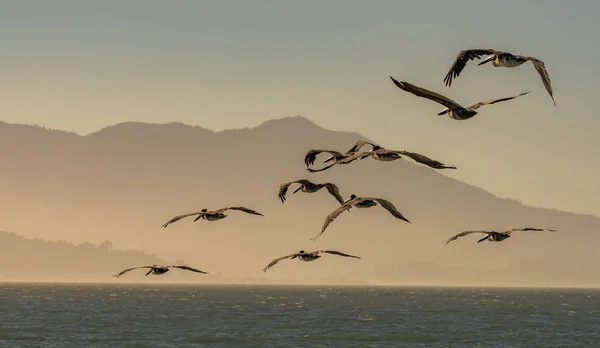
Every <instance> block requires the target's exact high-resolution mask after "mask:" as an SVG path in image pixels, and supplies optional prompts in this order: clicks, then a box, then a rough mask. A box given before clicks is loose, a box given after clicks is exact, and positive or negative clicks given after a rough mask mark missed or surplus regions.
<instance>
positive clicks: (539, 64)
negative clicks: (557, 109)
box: [520, 56, 556, 106]
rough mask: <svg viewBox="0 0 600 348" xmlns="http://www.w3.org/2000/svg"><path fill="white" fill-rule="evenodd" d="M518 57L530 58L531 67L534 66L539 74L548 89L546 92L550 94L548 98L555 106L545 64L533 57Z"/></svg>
mask: <svg viewBox="0 0 600 348" xmlns="http://www.w3.org/2000/svg"><path fill="white" fill-rule="evenodd" d="M520 57H521V58H524V59H527V60H530V61H531V62H532V63H533V67H534V68H535V70H537V72H538V74H540V77H541V78H542V82H544V86H545V87H546V91H548V94H550V98H552V102H553V103H554V106H556V100H554V94H553V92H552V82H551V81H550V75H548V71H547V70H546V65H545V64H544V62H542V61H541V60H539V59H537V58H534V57H524V56H520Z"/></svg>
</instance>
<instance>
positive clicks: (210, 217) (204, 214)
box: [162, 207, 264, 228]
mask: <svg viewBox="0 0 600 348" xmlns="http://www.w3.org/2000/svg"><path fill="white" fill-rule="evenodd" d="M225 210H240V211H243V212H245V213H248V214H253V215H260V216H264V215H263V214H261V213H259V212H257V211H254V210H252V209H248V208H245V207H226V208H221V209H219V210H215V211H208V210H206V209H202V210H200V211H199V212H195V213H188V214H183V215H178V216H175V217H174V218H172V219H171V220H169V221H167V222H166V223H165V224H164V225H162V227H164V228H167V226H168V225H169V224H172V223H174V222H176V221H179V220H181V219H183V218H186V217H188V216H192V215H198V217H197V218H195V219H194V221H198V219H204V220H207V221H215V220H221V219H224V218H225V217H227V215H225V214H223V212H224V211H225Z"/></svg>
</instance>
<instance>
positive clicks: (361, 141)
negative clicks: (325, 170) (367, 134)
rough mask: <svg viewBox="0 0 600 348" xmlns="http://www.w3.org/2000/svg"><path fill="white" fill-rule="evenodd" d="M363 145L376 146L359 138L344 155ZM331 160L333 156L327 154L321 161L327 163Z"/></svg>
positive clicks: (353, 152) (352, 152) (355, 150)
mask: <svg viewBox="0 0 600 348" xmlns="http://www.w3.org/2000/svg"><path fill="white" fill-rule="evenodd" d="M365 145H371V146H376V145H375V144H373V143H371V142H368V141H366V140H359V141H357V142H356V143H355V144H354V145H352V147H351V148H350V150H348V151H346V152H345V153H344V154H345V155H354V154H355V153H357V152H358V150H360V149H361V148H362V147H363V146H365ZM332 160H333V156H329V157H328V158H327V159H326V160H325V161H323V163H327V162H330V161H332Z"/></svg>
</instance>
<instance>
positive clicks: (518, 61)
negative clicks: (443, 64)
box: [444, 49, 556, 107]
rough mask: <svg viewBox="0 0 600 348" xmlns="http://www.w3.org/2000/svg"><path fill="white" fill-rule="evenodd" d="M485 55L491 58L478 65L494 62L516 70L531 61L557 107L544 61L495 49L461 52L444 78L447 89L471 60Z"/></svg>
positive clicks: (496, 64) (499, 65)
mask: <svg viewBox="0 0 600 348" xmlns="http://www.w3.org/2000/svg"><path fill="white" fill-rule="evenodd" d="M484 55H490V56H489V57H487V58H486V59H484V60H483V61H482V62H481V63H479V64H477V65H483V64H486V63H489V62H492V65H493V66H495V67H504V68H514V67H517V66H520V65H523V64H524V63H526V62H529V61H530V62H531V63H532V64H533V67H534V68H535V70H536V71H537V72H538V74H539V75H540V77H541V78H542V82H543V83H544V87H546V91H547V92H548V94H549V95H550V98H552V103H553V104H554V106H555V107H556V100H555V99H554V93H553V91H552V82H551V81H550V75H549V74H548V71H547V70H546V65H545V64H544V62H543V61H541V60H539V59H537V58H535V57H527V56H520V55H514V54H512V53H509V52H502V51H497V50H493V49H470V50H462V51H460V52H459V53H458V55H457V56H456V59H455V60H454V63H452V66H451V67H450V70H449V71H448V74H447V75H446V77H444V83H445V85H446V87H450V86H451V85H452V79H453V78H457V77H458V75H460V73H461V71H462V70H463V69H464V68H465V66H466V65H467V63H468V62H469V61H470V60H474V59H480V57H481V56H484Z"/></svg>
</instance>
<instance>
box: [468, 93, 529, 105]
mask: <svg viewBox="0 0 600 348" xmlns="http://www.w3.org/2000/svg"><path fill="white" fill-rule="evenodd" d="M529 93H531V91H524V92H521V93H519V94H517V95H515V96H512V97H506V98H500V99H491V100H486V101H483V102H479V103H477V104H473V105H471V106H469V109H471V110H477V109H479V107H480V106H483V105H490V104H495V103H498V102H503V101H507V100H511V99H515V98H517V97H520V96H522V95H526V94H529Z"/></svg>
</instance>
